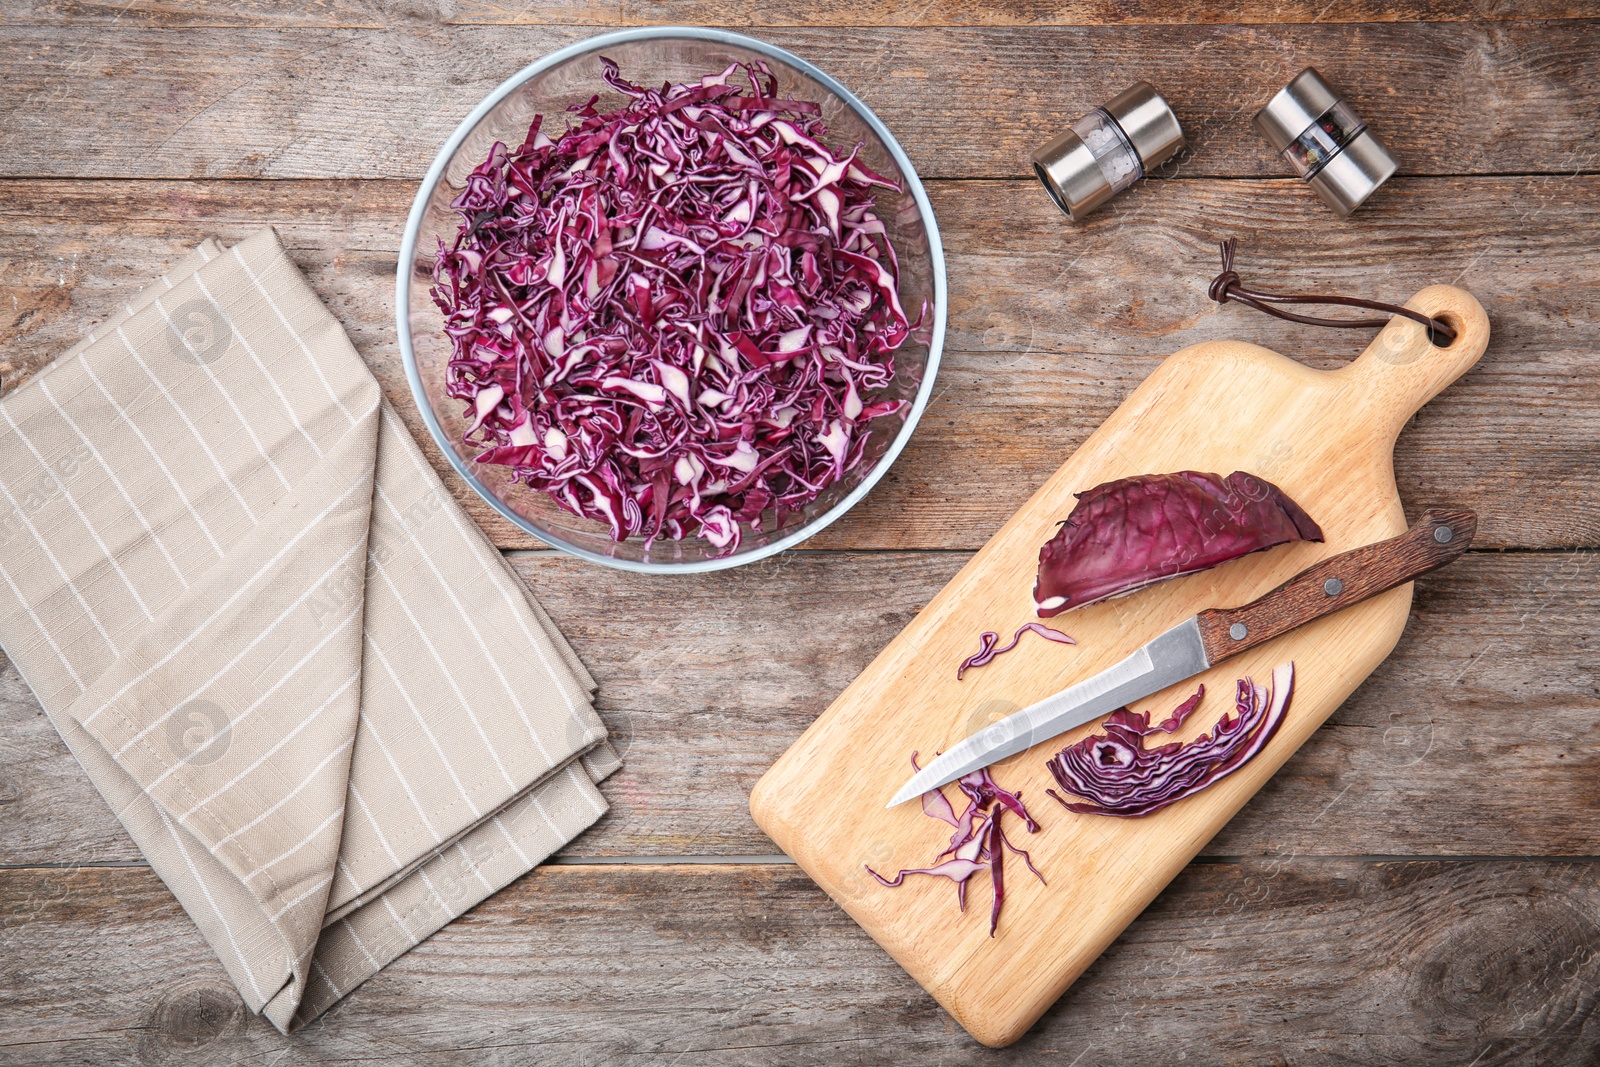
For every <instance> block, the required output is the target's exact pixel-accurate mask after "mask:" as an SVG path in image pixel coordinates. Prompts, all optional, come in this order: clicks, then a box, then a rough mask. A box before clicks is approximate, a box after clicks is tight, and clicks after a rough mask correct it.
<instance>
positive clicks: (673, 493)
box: [432, 60, 914, 552]
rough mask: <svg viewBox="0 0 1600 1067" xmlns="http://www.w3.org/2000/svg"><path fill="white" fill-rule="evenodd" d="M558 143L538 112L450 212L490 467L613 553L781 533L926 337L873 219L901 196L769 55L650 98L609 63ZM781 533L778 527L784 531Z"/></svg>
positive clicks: (468, 367) (475, 413) (445, 277)
mask: <svg viewBox="0 0 1600 1067" xmlns="http://www.w3.org/2000/svg"><path fill="white" fill-rule="evenodd" d="M602 65H603V71H602V77H603V78H604V79H605V81H606V82H607V84H608V85H610V87H611V88H613V89H615V90H616V91H618V92H620V93H622V94H623V95H624V96H625V97H626V98H627V101H628V103H627V104H626V105H625V106H623V107H621V108H619V109H617V110H614V111H609V112H604V113H602V112H599V111H597V110H596V108H595V103H596V101H597V100H598V97H596V98H594V99H591V100H590V102H589V103H588V104H587V105H585V106H582V107H580V108H578V109H577V112H578V117H579V121H578V122H577V123H576V124H574V125H573V126H572V127H571V128H570V129H568V130H567V131H566V133H564V134H563V135H562V136H561V137H560V138H559V139H557V140H554V141H552V140H551V139H550V137H549V136H548V135H546V134H545V132H544V130H543V122H542V116H537V117H535V119H534V121H533V123H532V125H531V127H530V128H529V131H528V136H527V139H526V140H525V141H524V142H523V143H522V145H521V146H519V147H518V148H516V149H507V148H506V147H505V145H503V144H500V143H496V144H495V145H494V147H493V149H492V150H491V152H490V154H489V157H488V158H487V159H486V160H484V162H483V163H482V164H481V165H480V166H479V167H478V168H477V169H476V170H474V171H473V172H472V175H471V176H470V177H469V178H468V180H467V183H466V187H465V188H464V189H463V190H462V192H461V194H460V195H459V196H458V197H457V198H456V199H455V201H453V203H452V207H453V208H455V210H456V211H457V212H458V213H459V214H460V216H461V226H460V229H459V232H458V233H457V235H456V238H455V241H454V244H453V245H451V246H446V245H445V244H444V242H443V241H441V242H440V247H439V251H438V255H437V256H436V258H435V261H434V281H435V284H434V287H433V290H432V295H433V298H434V301H435V302H436V303H437V305H438V306H439V308H440V309H441V310H442V311H443V312H444V314H445V317H446V327H445V332H446V334H447V336H448V337H449V339H450V344H451V349H452V358H451V359H450V362H449V370H448V382H447V392H448V395H449V396H450V397H452V398H455V399H457V400H460V401H464V402H466V403H467V404H468V405H469V407H468V409H467V420H468V424H469V425H468V428H467V431H466V441H467V443H468V444H469V445H472V446H473V447H479V448H481V449H482V451H481V452H480V453H479V455H478V457H477V458H478V460H479V461H480V462H484V463H491V464H501V465H505V466H508V467H510V468H512V470H513V471H514V473H515V476H516V478H517V479H518V480H520V481H523V482H526V484H528V485H529V486H531V487H533V488H535V489H537V490H540V491H542V492H544V493H546V494H548V495H549V496H550V498H551V499H552V500H554V501H555V502H556V503H557V504H559V505H560V506H562V507H563V508H565V509H567V510H569V511H571V512H573V513H574V514H577V515H581V516H585V517H587V518H591V519H595V520H598V521H600V522H604V523H605V524H606V525H607V527H608V529H609V531H610V535H611V537H612V538H614V539H616V540H619V541H620V540H622V539H624V538H627V537H630V536H634V535H639V536H642V537H643V538H644V540H645V543H646V545H648V544H649V543H650V542H652V541H654V540H655V539H656V538H667V539H671V540H678V539H682V538H689V537H701V538H704V539H705V540H707V541H709V542H711V543H712V544H713V545H715V546H717V548H718V549H721V550H724V551H727V552H731V551H733V550H734V549H736V548H737V547H738V544H739V540H740V537H741V524H748V525H749V526H750V527H751V528H752V529H756V530H760V529H762V524H763V523H764V522H768V521H770V522H771V523H773V524H774V525H775V526H776V527H781V526H782V525H783V523H784V521H785V519H786V517H788V516H789V515H791V514H793V513H796V512H798V511H800V510H801V509H802V508H804V507H805V506H806V505H807V504H810V503H811V502H812V501H814V500H816V499H817V497H818V496H819V495H820V494H821V493H822V492H823V490H825V489H826V488H827V487H828V486H829V485H831V484H833V483H835V482H836V481H838V480H839V479H840V478H842V477H843V476H844V474H845V473H846V472H847V471H850V470H852V469H854V468H855V467H857V466H859V465H860V464H861V463H862V460H863V456H864V452H865V447H866V443H867V440H868V426H869V424H870V423H871V421H872V420H873V419H876V418H879V417H881V416H884V415H889V414H893V413H895V412H898V411H899V410H900V409H901V407H902V406H903V405H904V403H905V402H904V401H902V400H898V399H879V398H878V396H877V394H878V393H879V392H880V391H881V390H883V389H884V388H885V387H886V386H887V385H888V384H889V383H890V381H891V380H892V379H893V377H894V373H895V368H894V357H893V353H894V351H895V349H896V348H898V347H899V346H900V345H901V344H902V343H903V342H904V341H905V340H906V338H907V337H908V336H909V334H910V332H911V330H912V329H913V326H914V324H913V323H912V322H911V321H910V320H909V319H908V316H907V314H906V312H905V309H904V308H903V307H902V306H901V302H900V295H899V287H898V283H899V264H898V261H897V259H896V257H895V251H894V248H893V246H892V245H891V243H890V242H889V240H888V236H887V234H886V231H885V227H884V224H883V222H882V221H881V220H880V219H879V217H878V216H877V215H876V214H875V213H874V192H875V190H876V189H879V188H883V189H891V190H894V191H896V192H898V191H899V187H898V185H896V184H895V183H894V182H891V181H889V180H887V179H885V178H883V177H881V176H879V175H878V174H876V173H874V172H873V171H872V170H871V169H869V168H868V167H867V166H866V165H865V164H864V163H863V162H861V160H860V159H859V158H858V153H859V152H860V149H861V146H860V145H856V146H854V147H853V148H850V149H848V150H846V149H835V148H829V147H828V146H827V144H826V143H825V141H824V138H825V137H826V133H827V131H826V129H825V128H824V127H823V125H822V123H821V121H820V119H819V117H818V115H819V108H818V107H817V105H816V104H814V103H811V102H808V101H801V100H792V99H787V98H779V97H778V96H777V95H776V91H777V86H776V79H775V78H774V77H773V76H772V74H771V72H770V70H769V69H768V68H767V66H766V65H765V64H764V63H762V62H760V61H756V62H752V63H748V64H739V63H735V64H733V65H731V66H729V67H728V68H727V69H725V70H723V71H721V72H720V73H718V74H712V75H707V76H705V77H703V78H701V79H699V80H698V81H689V82H683V83H679V84H672V85H666V86H664V87H663V88H661V89H646V88H642V87H640V86H637V85H634V84H632V83H630V82H628V81H626V80H624V79H623V78H622V77H621V75H620V73H619V72H618V70H617V67H616V65H615V64H613V63H611V62H610V61H609V60H602ZM769 515H770V516H771V518H770V520H769V518H768V516H769Z"/></svg>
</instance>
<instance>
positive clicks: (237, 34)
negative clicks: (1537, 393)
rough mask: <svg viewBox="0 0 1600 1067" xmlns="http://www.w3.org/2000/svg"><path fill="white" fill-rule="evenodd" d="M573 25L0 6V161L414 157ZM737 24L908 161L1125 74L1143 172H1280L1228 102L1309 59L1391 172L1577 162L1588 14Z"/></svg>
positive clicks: (1021, 160)
mask: <svg viewBox="0 0 1600 1067" xmlns="http://www.w3.org/2000/svg"><path fill="white" fill-rule="evenodd" d="M591 32H592V28H591V27H583V26H494V27H472V26H467V27H447V26H437V25H428V24H423V25H421V26H418V25H414V24H409V23H408V24H403V25H397V26H396V27H394V28H390V29H381V30H342V29H281V30H277V29H274V30H256V29H239V28H228V27H223V28H204V27H202V28H189V29H174V30H166V29H149V28H143V29H141V28H123V27H121V26H106V27H97V28H96V29H95V30H94V31H93V32H92V33H88V32H86V33H83V34H77V35H70V36H64V35H63V34H62V32H61V30H60V29H59V28H57V27H51V26H26V25H24V26H17V27H13V28H9V29H8V30H7V32H6V33H5V35H4V36H3V37H0V71H4V74H3V76H0V77H3V79H4V86H5V92H6V97H7V100H8V104H9V105H10V106H9V107H8V108H7V111H6V114H5V115H4V117H3V119H0V147H3V149H4V152H3V153H0V174H3V175H10V176H72V177H213V178H215V177H270V178H301V177H328V178H337V177H370V178H378V177H399V176H404V177H417V176H420V175H421V174H422V173H423V171H424V169H425V168H426V166H427V164H428V163H429V161H431V159H432V157H433V155H434V152H435V151H436V150H437V148H438V146H439V145H440V144H441V143H442V142H443V141H444V140H445V137H446V136H447V134H448V133H449V131H450V130H451V129H453V128H454V126H455V125H456V123H457V122H459V121H460V119H461V118H462V116H464V115H465V114H467V112H468V111H469V110H470V109H471V108H472V107H473V106H474V105H475V104H476V103H477V102H478V101H479V100H480V99H482V98H483V97H484V96H485V95H486V94H487V93H488V92H489V91H490V90H491V89H492V88H493V87H494V86H495V85H497V84H498V83H499V82H500V81H501V80H502V79H503V78H505V77H507V76H508V75H510V74H511V73H513V72H514V71H516V70H517V69H519V68H520V67H522V66H523V65H524V64H526V63H528V62H529V61H531V60H532V59H534V58H535V57H537V56H539V55H541V54H544V53H546V52H548V51H550V50H552V49H554V48H556V47H559V46H561V45H564V44H568V43H570V42H572V41H575V40H578V39H581V38H583V37H586V36H589V35H590V34H591ZM757 32H758V33H762V34H765V36H767V37H768V38H770V39H771V40H772V41H773V42H774V43H776V44H779V45H783V46H785V47H788V48H791V49H792V50H794V51H796V52H798V53H799V54H801V55H804V56H806V57H808V58H809V59H811V60H813V61H814V62H816V63H817V64H818V65H819V66H821V67H822V68H823V69H825V70H827V71H829V72H830V73H831V74H833V75H834V76H835V77H837V78H838V79H839V80H840V81H842V82H843V83H844V84H846V85H848V86H850V87H851V89H852V90H854V91H855V92H857V93H858V94H859V95H860V96H861V97H862V98H863V99H864V100H866V102H867V103H868V104H870V105H871V106H873V107H874V108H876V109H877V110H878V112H879V114H880V115H881V117H882V118H883V120H884V121H885V122H886V123H887V124H888V126H889V127H890V129H892V130H894V131H895V133H896V136H898V137H899V138H900V139H901V140H902V142H903V143H904V144H905V146H906V148H907V150H908V151H909V153H910V155H911V158H912V159H913V160H914V161H915V162H916V163H917V165H918V166H919V167H920V169H921V171H922V173H923V175H924V176H925V177H951V178H958V177H959V178H994V177H1026V176H1027V175H1028V174H1029V171H1028V168H1027V157H1028V154H1029V153H1030V152H1031V151H1032V150H1033V149H1034V148H1036V147H1037V146H1038V145H1039V144H1041V143H1043V142H1044V141H1045V140H1047V139H1048V138H1049V137H1051V136H1054V134H1055V133H1057V132H1059V130H1060V129H1061V128H1062V127H1063V125H1064V123H1066V122H1069V121H1071V120H1072V119H1074V118H1076V117H1077V116H1079V115H1081V114H1083V113H1084V112H1085V111H1087V110H1089V109H1090V108H1093V107H1095V106H1097V105H1099V104H1101V103H1103V102H1104V101H1105V100H1106V99H1108V98H1109V97H1111V96H1112V95H1114V94H1115V93H1116V92H1118V91H1119V90H1121V89H1122V88H1124V87H1125V86H1126V84H1127V83H1128V82H1129V81H1130V80H1132V79H1133V78H1134V77H1143V78H1146V79H1148V80H1150V81H1151V82H1152V83H1154V84H1155V85H1157V86H1158V87H1159V88H1160V89H1161V90H1162V91H1163V92H1165V93H1167V94H1168V96H1169V98H1170V100H1171V102H1172V105H1173V107H1174V108H1175V109H1176V111H1177V113H1178V115H1179V116H1180V118H1182V119H1183V121H1184V122H1185V124H1186V130H1187V133H1188V138H1189V142H1190V145H1191V146H1192V149H1193V151H1192V152H1190V153H1189V154H1187V155H1185V156H1184V157H1183V158H1182V159H1181V160H1180V161H1178V162H1176V163H1173V164H1169V165H1168V166H1167V167H1166V168H1165V169H1164V173H1168V174H1172V173H1180V174H1183V175H1186V176H1279V175H1283V174H1285V173H1286V172H1287V169H1286V166H1285V164H1284V163H1283V161H1282V160H1280V159H1277V158H1275V157H1274V156H1272V155H1271V153H1270V151H1269V150H1268V148H1267V146H1266V145H1265V143H1264V142H1263V141H1262V140H1261V138H1260V136H1259V135H1258V134H1257V133H1256V132H1255V130H1254V129H1253V128H1252V127H1251V125H1250V122H1249V116H1250V115H1251V114H1252V113H1253V112H1254V111H1255V110H1256V109H1258V108H1260V107H1261V106H1262V105H1263V104H1265V103H1266V101H1267V100H1268V99H1269V98H1270V97H1271V96H1272V94H1273V93H1274V92H1276V91H1277V90H1278V89H1279V88H1281V87H1282V85H1283V84H1284V83H1285V82H1286V81H1287V80H1288V79H1289V78H1290V77H1291V76H1293V74H1294V73H1296V72H1297V71H1298V70H1299V69H1300V68H1301V67H1302V66H1304V65H1306V64H1307V63H1309V62H1312V61H1313V60H1314V61H1315V62H1316V64H1317V65H1318V67H1319V69H1321V70H1323V71H1324V73H1326V74H1327V75H1328V76H1329V77H1331V78H1333V79H1334V81H1335V82H1336V83H1337V84H1338V85H1339V86H1340V87H1341V89H1342V90H1343V91H1344V92H1345V93H1347V94H1348V97H1349V99H1350V101H1351V103H1352V104H1353V105H1354V106H1355V107H1356V108H1357V110H1358V111H1359V112H1361V114H1362V115H1363V116H1364V117H1365V118H1366V119H1367V120H1368V121H1369V122H1371V123H1372V128H1373V129H1374V130H1375V131H1376V132H1377V133H1378V134H1379V135H1380V136H1381V138H1382V139H1383V141H1384V142H1385V143H1386V144H1387V145H1388V147H1389V148H1390V149H1391V150H1392V151H1393V152H1394V153H1395V155H1396V157H1397V158H1398V159H1399V160H1400V161H1401V166H1402V173H1404V174H1424V175H1444V174H1463V173H1475V174H1481V173H1517V174H1524V173H1530V172H1531V173H1539V174H1571V173H1573V172H1576V171H1589V170H1594V169H1596V167H1595V163H1596V155H1595V149H1594V148H1593V146H1592V138H1591V136H1590V135H1591V125H1592V116H1593V114H1594V113H1595V111H1596V110H1597V108H1600V23H1595V22H1589V21H1565V22H1554V23H1535V22H1516V23H1494V24H1476V23H1438V24H1430V23H1397V24H1382V25H1293V26H1216V27H1211V26H1202V27H1161V26H1122V27H1100V28H1095V27H1076V26H1060V27H1026V28H1021V27H997V28H950V29H911V28H893V27H888V28H863V29H860V30H858V31H856V32H852V33H848V34H841V33H837V32H835V31H834V30H832V29H829V28H824V27H814V28H809V29H807V28H773V29H772V30H770V31H767V30H758V31H757ZM956 57H959V59H960V61H959V62H952V59H953V58H956ZM1062 72H1069V73H1068V74H1066V75H1065V76H1063V74H1062ZM67 86H70V89H69V88H66V87H67ZM1498 115H1505V116H1507V118H1506V119H1505V120H1504V121H1501V120H1499V119H1497V118H1496V116H1498ZM1511 116H1514V118H1512V117H1511ZM1319 221H1320V222H1322V223H1325V224H1331V223H1332V222H1333V220H1332V217H1331V216H1328V215H1327V214H1326V212H1324V213H1323V214H1322V215H1321V216H1319Z"/></svg>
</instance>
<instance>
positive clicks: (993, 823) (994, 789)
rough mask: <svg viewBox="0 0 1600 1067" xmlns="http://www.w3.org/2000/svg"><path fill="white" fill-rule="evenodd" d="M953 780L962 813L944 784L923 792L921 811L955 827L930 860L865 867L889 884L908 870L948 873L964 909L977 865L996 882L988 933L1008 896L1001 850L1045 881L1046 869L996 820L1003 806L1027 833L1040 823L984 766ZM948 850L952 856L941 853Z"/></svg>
mask: <svg viewBox="0 0 1600 1067" xmlns="http://www.w3.org/2000/svg"><path fill="white" fill-rule="evenodd" d="M911 769H912V770H913V771H919V770H921V769H922V768H920V767H918V766H917V754H916V753H915V752H913V753H912V754H911ZM956 785H957V786H959V787H960V789H961V791H962V792H963V793H965V794H966V796H967V806H966V808H965V809H963V810H962V812H961V814H960V815H957V814H956V809H955V808H954V807H952V806H951V804H950V800H949V798H948V797H946V796H945V795H944V790H942V789H930V790H928V792H926V793H924V794H922V813H923V814H924V815H928V816H930V817H932V818H935V819H938V820H939V821H940V822H945V823H949V824H950V825H951V826H953V827H955V833H953V834H951V835H950V844H949V846H948V847H947V848H946V849H945V850H944V851H943V852H941V853H939V854H938V855H937V856H935V857H934V863H933V865H932V866H930V867H912V868H908V869H906V870H903V871H901V872H900V873H899V874H897V875H895V876H894V877H893V878H885V877H884V876H883V875H881V874H879V873H878V872H877V871H875V870H873V869H872V868H871V867H868V868H867V873H868V874H870V875H872V877H874V878H876V879H877V880H878V882H879V883H880V884H882V885H885V886H888V887H889V888H891V889H894V888H897V887H898V886H899V885H900V884H901V883H902V882H904V881H905V880H906V875H908V874H927V875H933V876H935V877H938V878H948V879H950V880H951V881H952V882H954V883H955V884H956V904H957V906H958V907H959V908H960V910H962V911H966V910H967V879H969V878H971V877H972V876H973V875H975V874H977V873H978V872H979V871H988V872H989V879H990V882H991V883H992V884H993V885H994V903H993V904H992V905H991V906H990V908H989V936H990V937H993V936H994V933H995V929H996V928H997V927H998V926H999V925H1000V906H1001V905H1002V904H1003V903H1004V902H1005V896H1006V890H1005V863H1004V860H1005V854H1006V853H1007V852H1010V853H1012V854H1013V855H1016V856H1021V857H1022V862H1023V863H1024V864H1025V865H1026V866H1027V868H1028V870H1030V871H1032V872H1033V876H1034V877H1035V878H1037V879H1039V881H1040V882H1041V883H1042V882H1043V881H1044V875H1042V874H1040V873H1039V869H1038V868H1037V867H1035V866H1034V865H1033V858H1032V857H1031V856H1029V855H1028V854H1027V852H1025V851H1023V850H1022V849H1020V848H1018V847H1017V846H1015V845H1013V844H1012V843H1011V841H1010V839H1008V838H1007V837H1006V833H1005V830H1003V829H1001V826H1000V818H1001V816H1002V815H1004V814H1005V813H1006V812H1008V811H1009V812H1011V813H1012V814H1014V815H1016V816H1017V817H1018V818H1020V819H1021V820H1022V823H1023V825H1024V826H1026V827H1027V829H1028V832H1029V833H1030V834H1032V833H1038V831H1039V824H1038V823H1036V822H1034V820H1033V816H1032V815H1029V814H1028V809H1027V808H1025V807H1023V805H1022V794H1021V793H1010V792H1007V791H1006V790H1004V789H1001V788H1000V787H999V786H998V785H997V784H995V780H994V778H992V777H991V776H990V774H989V769H988V768H987V767H985V768H982V769H980V770H976V771H973V772H972V773H971V774H967V775H963V776H962V777H961V778H959V779H958V780H957V781H956ZM946 856H949V857H950V859H948V860H947V859H945V857H946Z"/></svg>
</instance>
